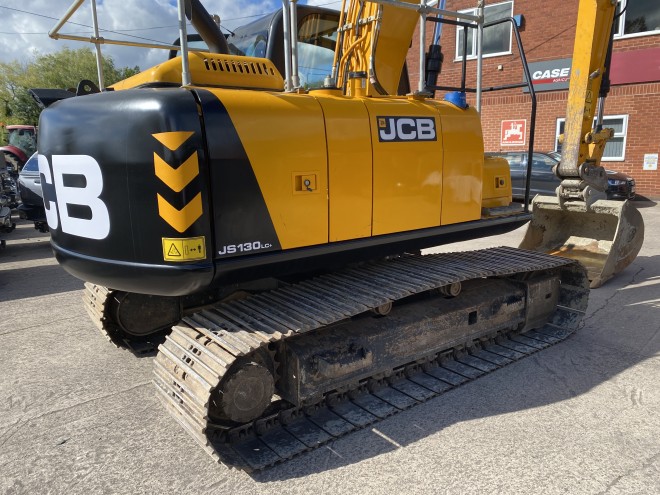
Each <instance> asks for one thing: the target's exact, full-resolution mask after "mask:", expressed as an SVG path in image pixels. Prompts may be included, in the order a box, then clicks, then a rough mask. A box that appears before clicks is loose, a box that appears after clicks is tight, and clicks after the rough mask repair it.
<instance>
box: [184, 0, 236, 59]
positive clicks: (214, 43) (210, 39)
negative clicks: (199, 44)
mask: <svg viewBox="0 0 660 495" xmlns="http://www.w3.org/2000/svg"><path fill="white" fill-rule="evenodd" d="M186 17H187V18H188V20H189V21H190V22H191V23H192V25H193V27H194V28H195V29H196V30H197V32H198V33H199V35H200V36H201V37H202V39H203V40H204V42H205V43H206V44H207V45H208V47H209V51H210V52H211V53H225V54H228V53H229V45H228V44H227V38H225V35H224V34H222V31H220V28H219V27H218V25H217V24H216V23H215V22H214V21H213V18H212V17H211V15H210V14H209V13H208V11H207V10H206V9H205V8H204V6H203V5H202V4H201V3H200V1H199V0H186Z"/></svg>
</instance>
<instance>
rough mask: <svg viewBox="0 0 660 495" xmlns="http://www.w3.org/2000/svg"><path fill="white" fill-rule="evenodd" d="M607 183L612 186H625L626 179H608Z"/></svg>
mask: <svg viewBox="0 0 660 495" xmlns="http://www.w3.org/2000/svg"><path fill="white" fill-rule="evenodd" d="M607 183H608V184H609V185H610V186H623V185H624V184H625V183H626V181H625V180H619V179H607Z"/></svg>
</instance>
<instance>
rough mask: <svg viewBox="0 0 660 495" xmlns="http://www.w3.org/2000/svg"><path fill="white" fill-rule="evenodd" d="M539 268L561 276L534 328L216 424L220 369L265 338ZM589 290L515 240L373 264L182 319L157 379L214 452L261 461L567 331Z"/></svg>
mask: <svg viewBox="0 0 660 495" xmlns="http://www.w3.org/2000/svg"><path fill="white" fill-rule="evenodd" d="M545 270H558V271H559V272H560V280H561V285H560V293H559V300H558V304H557V307H556V309H555V311H554V313H553V314H552V315H551V317H550V318H549V321H548V322H547V323H546V324H545V325H544V326H543V327H542V328H540V329H537V330H532V331H529V332H526V333H524V334H521V333H519V332H512V331H509V332H502V331H499V332H493V333H491V334H489V335H485V336H480V338H478V339H476V340H470V341H467V342H462V343H461V344H460V345H455V346H454V347H451V348H448V349H445V350H443V351H441V352H439V353H437V354H435V355H434V356H431V357H428V356H427V357H426V358H425V359H423V360H417V361H416V360H415V358H414V357H413V359H412V360H411V362H409V363H408V364H406V365H403V366H398V367H397V368H395V369H391V370H389V371H388V372H387V373H378V374H377V376H374V377H372V378H371V379H366V380H365V379H361V380H360V381H359V382H355V383H352V384H351V385H350V386H348V387H343V388H342V391H341V392H336V391H335V392H330V393H327V394H325V395H324V396H323V397H321V398H319V399H318V400H317V401H316V402H315V403H313V404H309V405H305V406H304V407H296V406H292V405H291V404H288V403H285V402H284V401H277V400H274V401H273V403H272V404H271V406H272V407H271V408H269V409H267V411H266V412H265V413H264V415H263V416H262V417H260V418H259V419H257V420H255V421H251V422H249V423H247V424H243V425H240V426H232V425H227V424H216V423H213V419H212V418H211V415H210V410H212V409H213V407H214V404H213V392H214V390H215V389H217V387H218V386H219V385H220V383H221V382H222V380H223V377H224V376H225V374H226V373H227V371H228V370H229V369H230V368H231V366H232V365H233V363H235V362H236V361H237V360H240V359H242V358H244V357H246V356H250V355H253V354H254V353H255V352H257V351H259V350H264V349H269V348H271V347H272V346H271V344H276V343H279V342H281V341H283V340H284V339H287V338H290V337H292V336H295V335H300V334H304V333H306V332H311V331H318V330H319V329H322V328H323V327H327V326H328V325H332V324H333V323H336V322H340V321H342V320H346V319H348V318H350V317H352V316H356V315H358V314H360V313H363V312H365V311H368V310H369V309H372V308H377V307H379V306H382V305H383V304H386V303H388V302H392V301H396V300H399V299H402V298H405V297H407V296H410V295H413V294H418V293H421V292H425V291H429V290H433V289H437V288H441V287H445V286H450V285H451V284H453V283H456V282H464V281H467V280H470V279H475V278H483V277H510V276H517V277H521V276H524V275H525V274H526V273H534V272H539V271H545ZM588 291H589V289H588V280H587V277H586V272H585V270H584V268H583V267H582V266H581V265H579V264H578V263H576V262H574V261H571V260H568V259H565V258H559V257H554V256H549V255H545V254H542V253H536V252H530V251H522V250H519V249H513V248H493V249H487V250H482V251H474V252H465V253H450V254H439V255H431V256H412V255H411V256H404V257H400V258H394V259H388V260H384V261H379V262H372V263H368V264H366V265H362V266H360V267H357V268H347V269H344V270H342V271H339V272H336V273H333V274H330V275H324V276H320V277H318V278H315V279H312V280H308V281H304V282H301V283H299V284H297V285H294V286H292V287H288V288H284V289H277V290H274V291H271V292H267V293H262V294H258V295H255V296H252V297H249V298H247V299H243V300H238V301H231V302H227V303H221V304H218V305H216V306H215V307H213V308H212V309H207V310H203V311H200V312H198V313H195V314H192V315H189V316H186V317H184V318H183V320H182V322H181V323H180V324H178V325H176V326H175V327H174V328H173V330H172V333H171V334H170V335H169V336H167V339H166V341H165V342H164V343H163V344H162V345H161V346H160V347H159V353H158V355H157V357H156V359H155V361H154V363H155V369H154V373H155V379H154V382H155V384H156V388H157V390H158V392H159V397H160V398H161V399H162V401H163V402H164V404H165V406H166V407H167V409H168V410H169V411H170V413H171V414H172V415H173V416H174V417H175V418H176V419H177V421H178V422H179V423H180V424H181V425H182V426H183V427H184V428H185V429H186V431H188V432H189V433H190V434H191V435H192V436H193V437H194V438H195V439H196V440H197V441H198V443H200V445H202V446H203V447H204V448H205V450H206V451H207V452H208V453H209V454H210V455H211V456H213V457H214V458H215V459H217V460H219V461H221V462H222V463H224V464H226V465H228V466H231V467H237V468H241V469H244V470H247V471H254V470H260V469H263V468H266V467H268V466H272V465H274V464H277V463H279V462H282V461H285V460H287V459H290V458H292V457H294V456H296V455H298V454H300V453H302V452H305V451H308V450H311V449H314V448H317V447H319V446H320V445H323V444H324V443H326V442H328V441H330V440H332V439H334V438H337V437H340V436H342V435H345V434H346V433H349V432H351V431H354V430H356V429H359V428H363V427H365V426H367V425H369V424H371V423H374V422H376V421H378V420H380V419H383V418H385V417H388V416H390V415H392V414H395V413H397V412H399V411H401V410H405V409H408V408H410V407H412V406H414V405H416V404H419V403H421V402H424V401H426V400H428V399H430V398H432V397H435V396H437V395H439V394H441V393H443V392H445V391H447V390H450V389H451V388H454V387H456V386H458V385H461V384H463V383H465V382H467V381H470V380H473V379H475V378H478V377H479V376H482V375H484V374H486V373H489V372H491V371H494V370H495V369H497V368H499V367H502V366H505V365H507V364H509V363H511V362H514V361H517V360H519V359H521V358H523V357H525V356H527V355H529V354H532V353H534V352H536V351H538V350H540V349H543V348H545V347H548V346H550V345H552V344H555V343H557V342H560V341H562V340H564V339H565V338H567V337H568V336H569V335H570V334H571V333H572V332H573V331H574V330H575V329H576V328H577V326H578V324H579V322H580V320H581V318H582V316H583V314H584V311H585V310H586V306H587V301H588Z"/></svg>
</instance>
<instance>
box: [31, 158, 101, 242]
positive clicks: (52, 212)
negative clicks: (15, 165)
mask: <svg viewBox="0 0 660 495" xmlns="http://www.w3.org/2000/svg"><path fill="white" fill-rule="evenodd" d="M52 161H53V169H52V170H53V172H52V175H51V167H50V164H49V163H48V158H46V157H45V156H44V155H39V172H40V173H41V175H43V177H44V182H43V184H42V190H43V195H44V204H45V206H46V220H47V221H48V226H49V227H50V229H51V230H57V228H58V227H59V226H60V222H61V224H62V232H65V233H67V234H70V235H75V236H78V237H86V238H88V239H105V238H106V237H108V234H109V233H110V215H109V214H108V207H107V206H106V204H105V203H104V202H103V201H102V200H101V199H100V198H99V196H100V195H101V192H102V191H103V176H102V175H101V167H100V166H99V164H98V162H97V161H96V160H95V159H94V158H92V157H91V156H87V155H53V157H52Z"/></svg>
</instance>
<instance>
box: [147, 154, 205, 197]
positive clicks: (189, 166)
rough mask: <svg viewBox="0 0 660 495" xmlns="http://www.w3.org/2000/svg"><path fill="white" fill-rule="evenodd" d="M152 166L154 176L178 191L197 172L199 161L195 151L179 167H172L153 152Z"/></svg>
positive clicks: (195, 175)
mask: <svg viewBox="0 0 660 495" xmlns="http://www.w3.org/2000/svg"><path fill="white" fill-rule="evenodd" d="M154 168H155V169H156V177H158V178H159V179H160V180H162V181H163V182H164V183H165V184H167V186H168V187H169V188H170V189H172V190H173V191H176V192H180V191H181V190H182V189H183V188H184V187H186V186H187V185H188V184H189V183H190V181H191V180H193V179H194V178H195V177H197V174H198V173H199V162H198V161H197V152H196V151H195V152H194V153H193V154H192V155H190V158H188V159H187V160H186V161H185V162H183V163H182V164H181V165H180V166H179V168H176V169H175V168H172V167H170V165H169V164H168V163H167V162H166V161H165V160H163V159H162V158H161V157H160V156H158V154H156V153H154Z"/></svg>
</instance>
